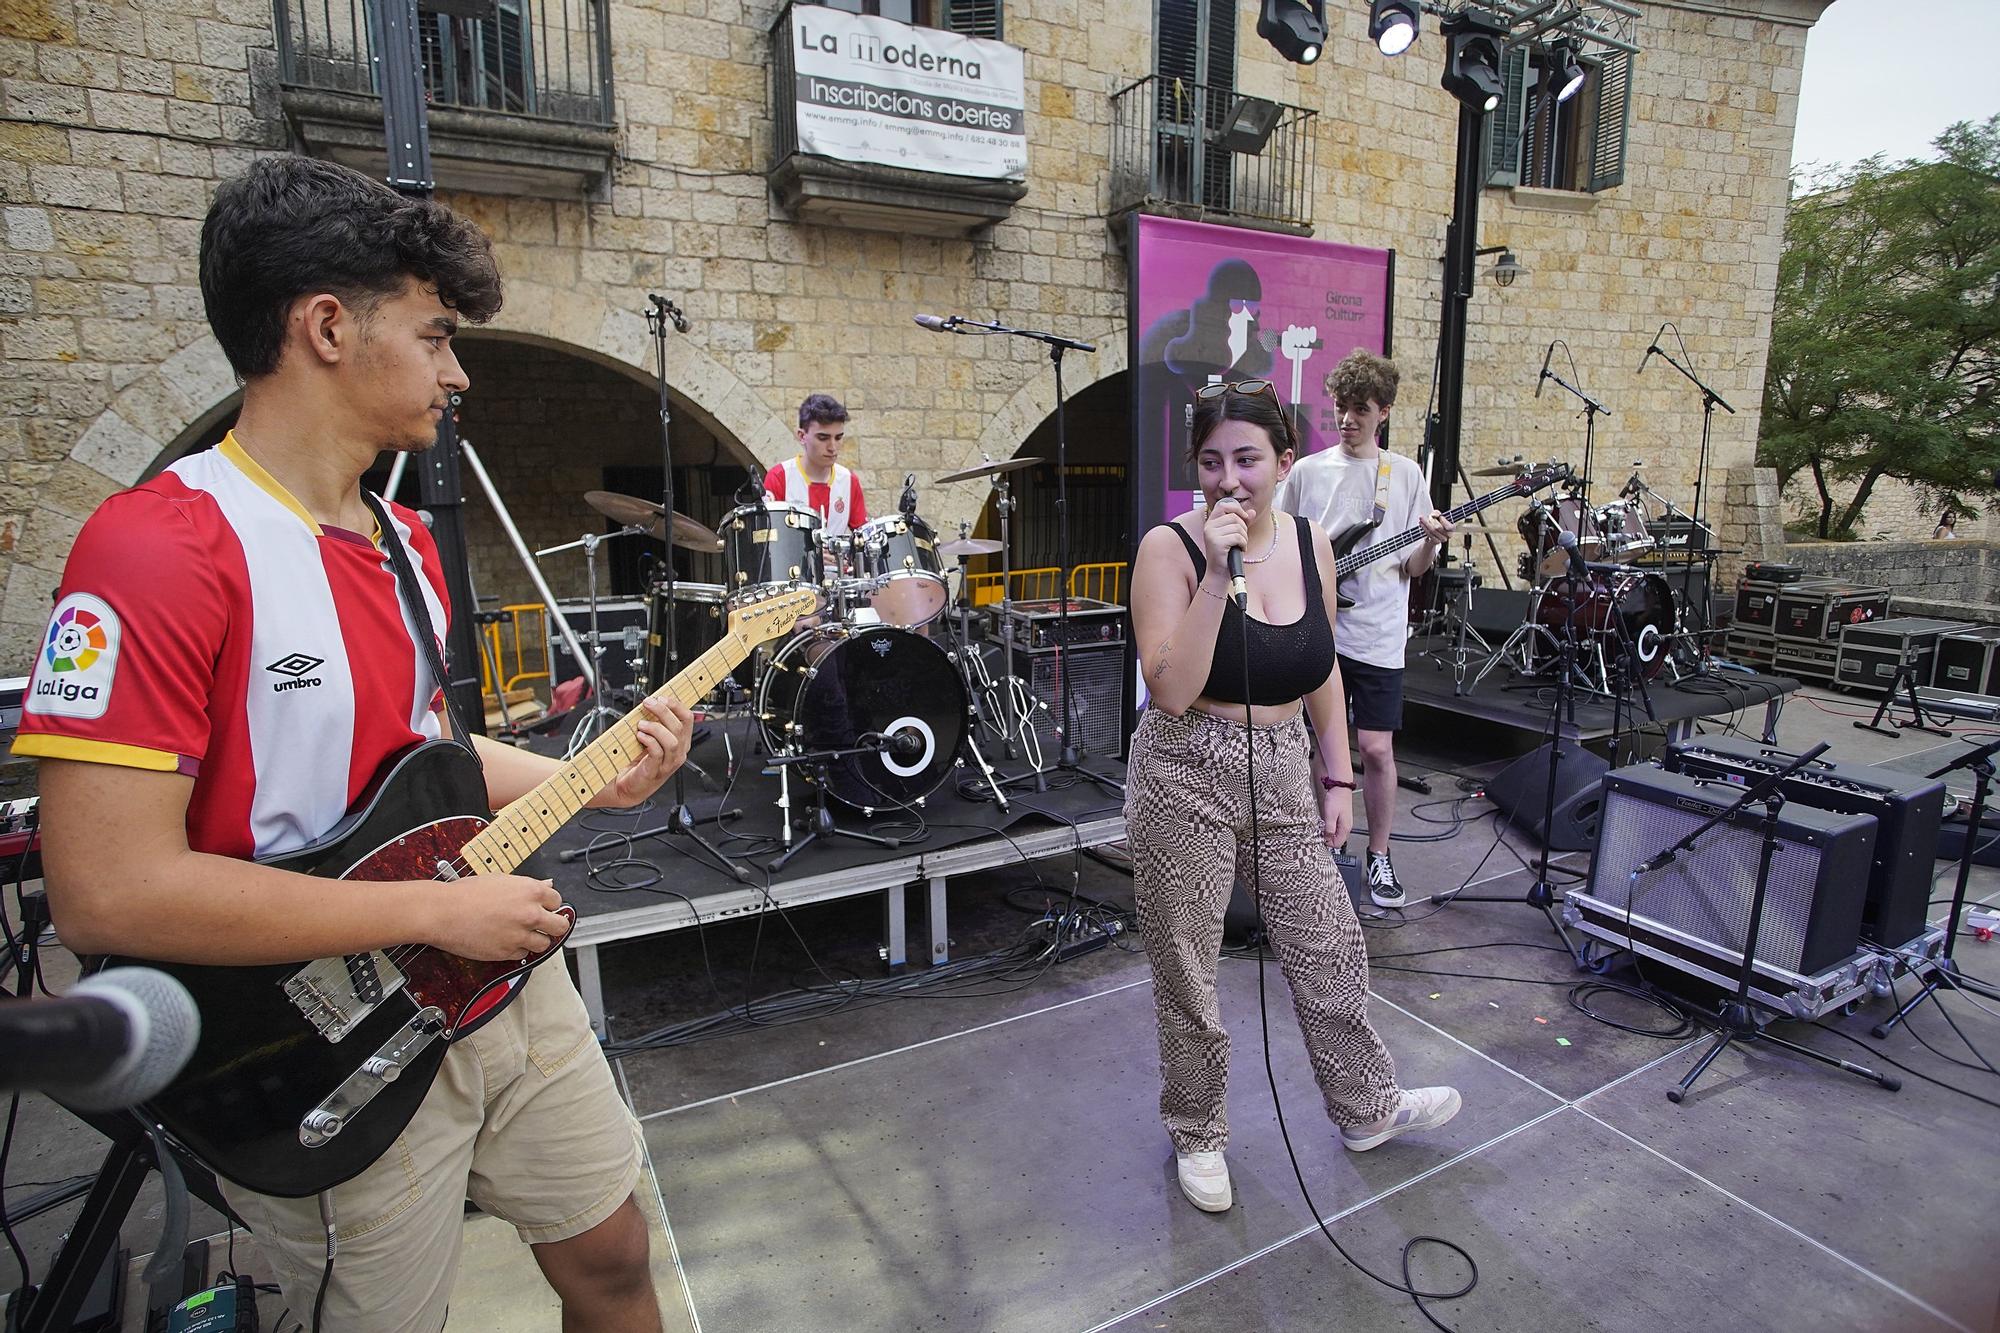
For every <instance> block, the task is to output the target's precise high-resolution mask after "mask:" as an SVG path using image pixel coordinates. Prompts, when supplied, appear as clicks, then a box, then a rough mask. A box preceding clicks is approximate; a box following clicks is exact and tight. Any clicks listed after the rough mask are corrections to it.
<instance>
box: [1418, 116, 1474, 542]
mask: <svg viewBox="0 0 2000 1333" xmlns="http://www.w3.org/2000/svg"><path fill="white" fill-rule="evenodd" d="M1485 128H1486V113H1485V112H1484V111H1475V110H1473V109H1472V108H1471V107H1469V106H1466V105H1465V104H1464V103H1460V104H1459V108H1458V168H1457V175H1456V176H1455V178H1454V182H1453V192H1452V211H1451V222H1450V223H1449V224H1448V225H1447V226H1446V227H1445V233H1444V236H1445V241H1444V308H1443V310H1442V311H1441V312H1440V313H1439V322H1438V340H1439V342H1440V344H1441V346H1442V348H1443V355H1442V356H1441V357H1440V358H1439V363H1438V392H1437V402H1438V425H1439V427H1440V429H1439V431H1438V438H1437V442H1436V443H1437V456H1436V457H1435V458H1434V459H1433V460H1432V464H1431V504H1432V505H1433V506H1434V507H1436V508H1438V509H1449V508H1451V483H1452V479H1453V478H1454V477H1456V476H1457V475H1458V470H1459V451H1458V444H1459V427H1460V423H1461V420H1462V418H1463V416H1464V413H1465V330H1466V322H1467V313H1468V307H1469V306H1470V305H1471V304H1472V276H1473V266H1474V265H1475V264H1476V263H1477V260H1478V256H1477V255H1476V254H1475V253H1474V252H1475V251H1476V250H1478V248H1479V188H1480V179H1479V147H1480V144H1481V142H1482V141H1483V137H1484V132H1485Z"/></svg>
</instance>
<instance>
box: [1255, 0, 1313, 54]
mask: <svg viewBox="0 0 2000 1333" xmlns="http://www.w3.org/2000/svg"><path fill="white" fill-rule="evenodd" d="M1257 35H1258V36H1259V37H1262V38H1263V39H1264V40H1265V41H1267V42H1269V43H1270V44H1271V45H1272V46H1274V47H1276V48H1277V51H1278V54H1279V55H1281V56H1283V57H1284V58H1285V59H1287V60H1289V61H1291V62H1292V63H1293V64H1295V65H1310V64H1312V63H1313V61H1315V60H1318V59H1319V53H1320V52H1321V51H1323V50H1325V49H1326V0H1263V4H1262V6H1261V7H1260V8H1259V9H1258V11H1257Z"/></svg>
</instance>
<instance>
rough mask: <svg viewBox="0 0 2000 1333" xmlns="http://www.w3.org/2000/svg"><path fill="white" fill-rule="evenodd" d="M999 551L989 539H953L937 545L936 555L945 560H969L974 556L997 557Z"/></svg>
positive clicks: (997, 543)
mask: <svg viewBox="0 0 2000 1333" xmlns="http://www.w3.org/2000/svg"><path fill="white" fill-rule="evenodd" d="M1000 549H1001V548H1000V543H999V542H996V541H994V540H993V539H992V538H990V537H954V538H953V539H952V540H950V541H948V542H940V543H938V548H937V553H938V554H939V555H940V556H943V557H944V558H945V559H946V560H970V559H971V558H972V557H973V556H975V555H998V554H1000Z"/></svg>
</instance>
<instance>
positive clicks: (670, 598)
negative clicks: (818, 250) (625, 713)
mask: <svg viewBox="0 0 2000 1333" xmlns="http://www.w3.org/2000/svg"><path fill="white" fill-rule="evenodd" d="M646 301H647V303H648V309H647V311H646V331H647V332H648V333H650V334H651V335H652V337H653V350H654V353H655V355H656V356H657V358H658V365H659V368H660V375H659V378H660V462H661V466H662V469H663V475H664V477H665V481H664V483H663V486H662V491H663V493H662V495H661V499H660V503H661V505H662V506H663V507H664V508H665V510H666V512H665V513H664V514H662V515H661V516H660V523H661V525H662V529H663V531H662V533H661V536H662V537H663V538H664V539H665V541H666V545H667V558H666V560H665V561H664V562H663V565H664V568H665V570H666V592H667V596H666V602H665V605H666V615H665V617H664V618H665V620H666V622H667V623H666V624H665V625H663V626H662V627H661V631H660V632H661V643H662V644H663V646H664V647H665V650H666V663H667V665H666V670H665V671H663V672H662V673H661V674H662V675H665V676H668V677H669V678H670V679H671V677H672V674H673V671H674V668H675V667H676V666H678V665H679V663H680V653H679V650H678V649H677V648H676V646H675V644H674V633H675V625H674V622H675V621H676V620H678V619H679V618H680V617H679V615H678V614H677V613H676V605H675V602H674V577H675V574H674V515H675V510H674V446H673V430H672V423H673V412H672V410H671V409H670V408H669V407H668V406H667V325H668V324H672V325H673V326H674V328H675V329H676V330H677V331H679V332H681V333H686V332H687V330H688V321H687V316H686V315H684V314H682V313H681V311H680V307H678V306H676V305H675V304H674V303H673V302H672V301H669V300H667V298H665V297H664V296H661V295H660V294H659V293H658V292H648V293H647V294H646ZM664 683H665V682H664V681H655V682H654V688H655V689H658V688H659V687H660V685H662V684H664ZM688 739H689V742H690V746H692V742H693V739H694V738H693V737H692V736H690V737H689V738H688ZM687 768H688V766H687V765H686V764H685V763H683V764H682V765H681V766H680V767H679V768H677V769H675V770H674V804H673V808H672V809H671V810H669V811H667V823H666V827H665V828H663V829H660V830H657V832H660V833H664V834H666V835H668V838H667V846H669V847H673V848H674V850H675V851H677V852H680V853H681V854H682V855H683V856H692V853H690V852H689V851H688V850H687V849H686V848H685V847H679V846H676V845H675V843H674V840H673V839H674V837H676V836H678V837H684V838H686V839H688V840H689V841H690V842H693V843H694V844H695V845H696V846H698V847H700V848H701V849H702V850H703V851H704V852H707V853H708V854H709V856H710V857H711V858H712V859H713V860H714V862H715V863H716V864H717V865H719V866H721V867H722V869H723V870H725V871H727V872H728V873H729V874H731V875H733V876H735V877H736V879H737V880H738V881H739V882H742V883H748V882H749V879H750V871H749V870H748V868H746V867H745V866H743V865H741V864H740V863H738V862H736V861H735V860H732V859H731V858H730V857H729V856H728V855H727V854H725V853H724V852H723V850H722V849H721V848H720V847H717V846H716V845H715V844H714V843H712V842H710V841H709V840H708V839H707V838H705V837H703V836H702V835H701V830H700V829H699V828H697V827H696V824H697V822H698V821H697V820H696V819H695V816H694V811H692V810H690V809H689V808H688V803H687ZM720 818H722V813H721V803H720V802H717V807H716V808H715V809H713V810H710V811H707V812H706V813H705V814H704V815H703V816H702V819H703V820H719V819H720Z"/></svg>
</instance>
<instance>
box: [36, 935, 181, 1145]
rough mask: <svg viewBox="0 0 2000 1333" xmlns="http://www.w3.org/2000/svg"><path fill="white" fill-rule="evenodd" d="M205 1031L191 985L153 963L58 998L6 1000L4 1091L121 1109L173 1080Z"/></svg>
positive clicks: (101, 977)
mask: <svg viewBox="0 0 2000 1333" xmlns="http://www.w3.org/2000/svg"><path fill="white" fill-rule="evenodd" d="M200 1035H201V1013H200V1011H199V1010H197V1009H196V1008H195V1005H194V997H193V996H191V995H189V994H188V992H187V987H185V986H183V985H181V983H180V982H178V981H176V980H175V979H174V978H173V977H170V976H168V975H167V974H166V973H165V972H160V971H157V970H155V969H153V968H150V967H114V968H110V969H107V970H106V971H103V972H99V973H98V974H97V975H95V976H93V977H89V978H86V979H85V980H83V981H81V982H79V983H78V984H77V985H76V987H75V988H74V989H72V990H71V991H70V993H69V994H68V995H65V996H63V997H61V998H60V999H54V1000H19V1001H10V1002H7V1003H0V1089H4V1090H9V1091H37V1092H46V1093H48V1094H49V1095H50V1096H53V1097H55V1098H56V1099H57V1100H59V1101H62V1102H64V1103H66V1104H68V1105H70V1106H74V1107H76V1108H77V1109H78V1110H83V1111H115V1110H119V1109H121V1108H123V1107H127V1106H131V1105H133V1104H135V1103H137V1102H142V1101H144V1100H146V1099H147V1098H148V1097H151V1096H153V1095H155V1094H156V1093H158V1092H160V1091H161V1090H162V1089H164V1088H165V1087H166V1086H167V1085H168V1084H169V1083H171V1082H173V1079H174V1075H176V1074H178V1073H180V1072H181V1067H182V1066H183V1065H185V1064H186V1063H187V1062H188V1057H189V1056H191V1055H193V1054H194V1048H195V1042H196V1040H197V1039H198V1038H199V1037H200Z"/></svg>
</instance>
